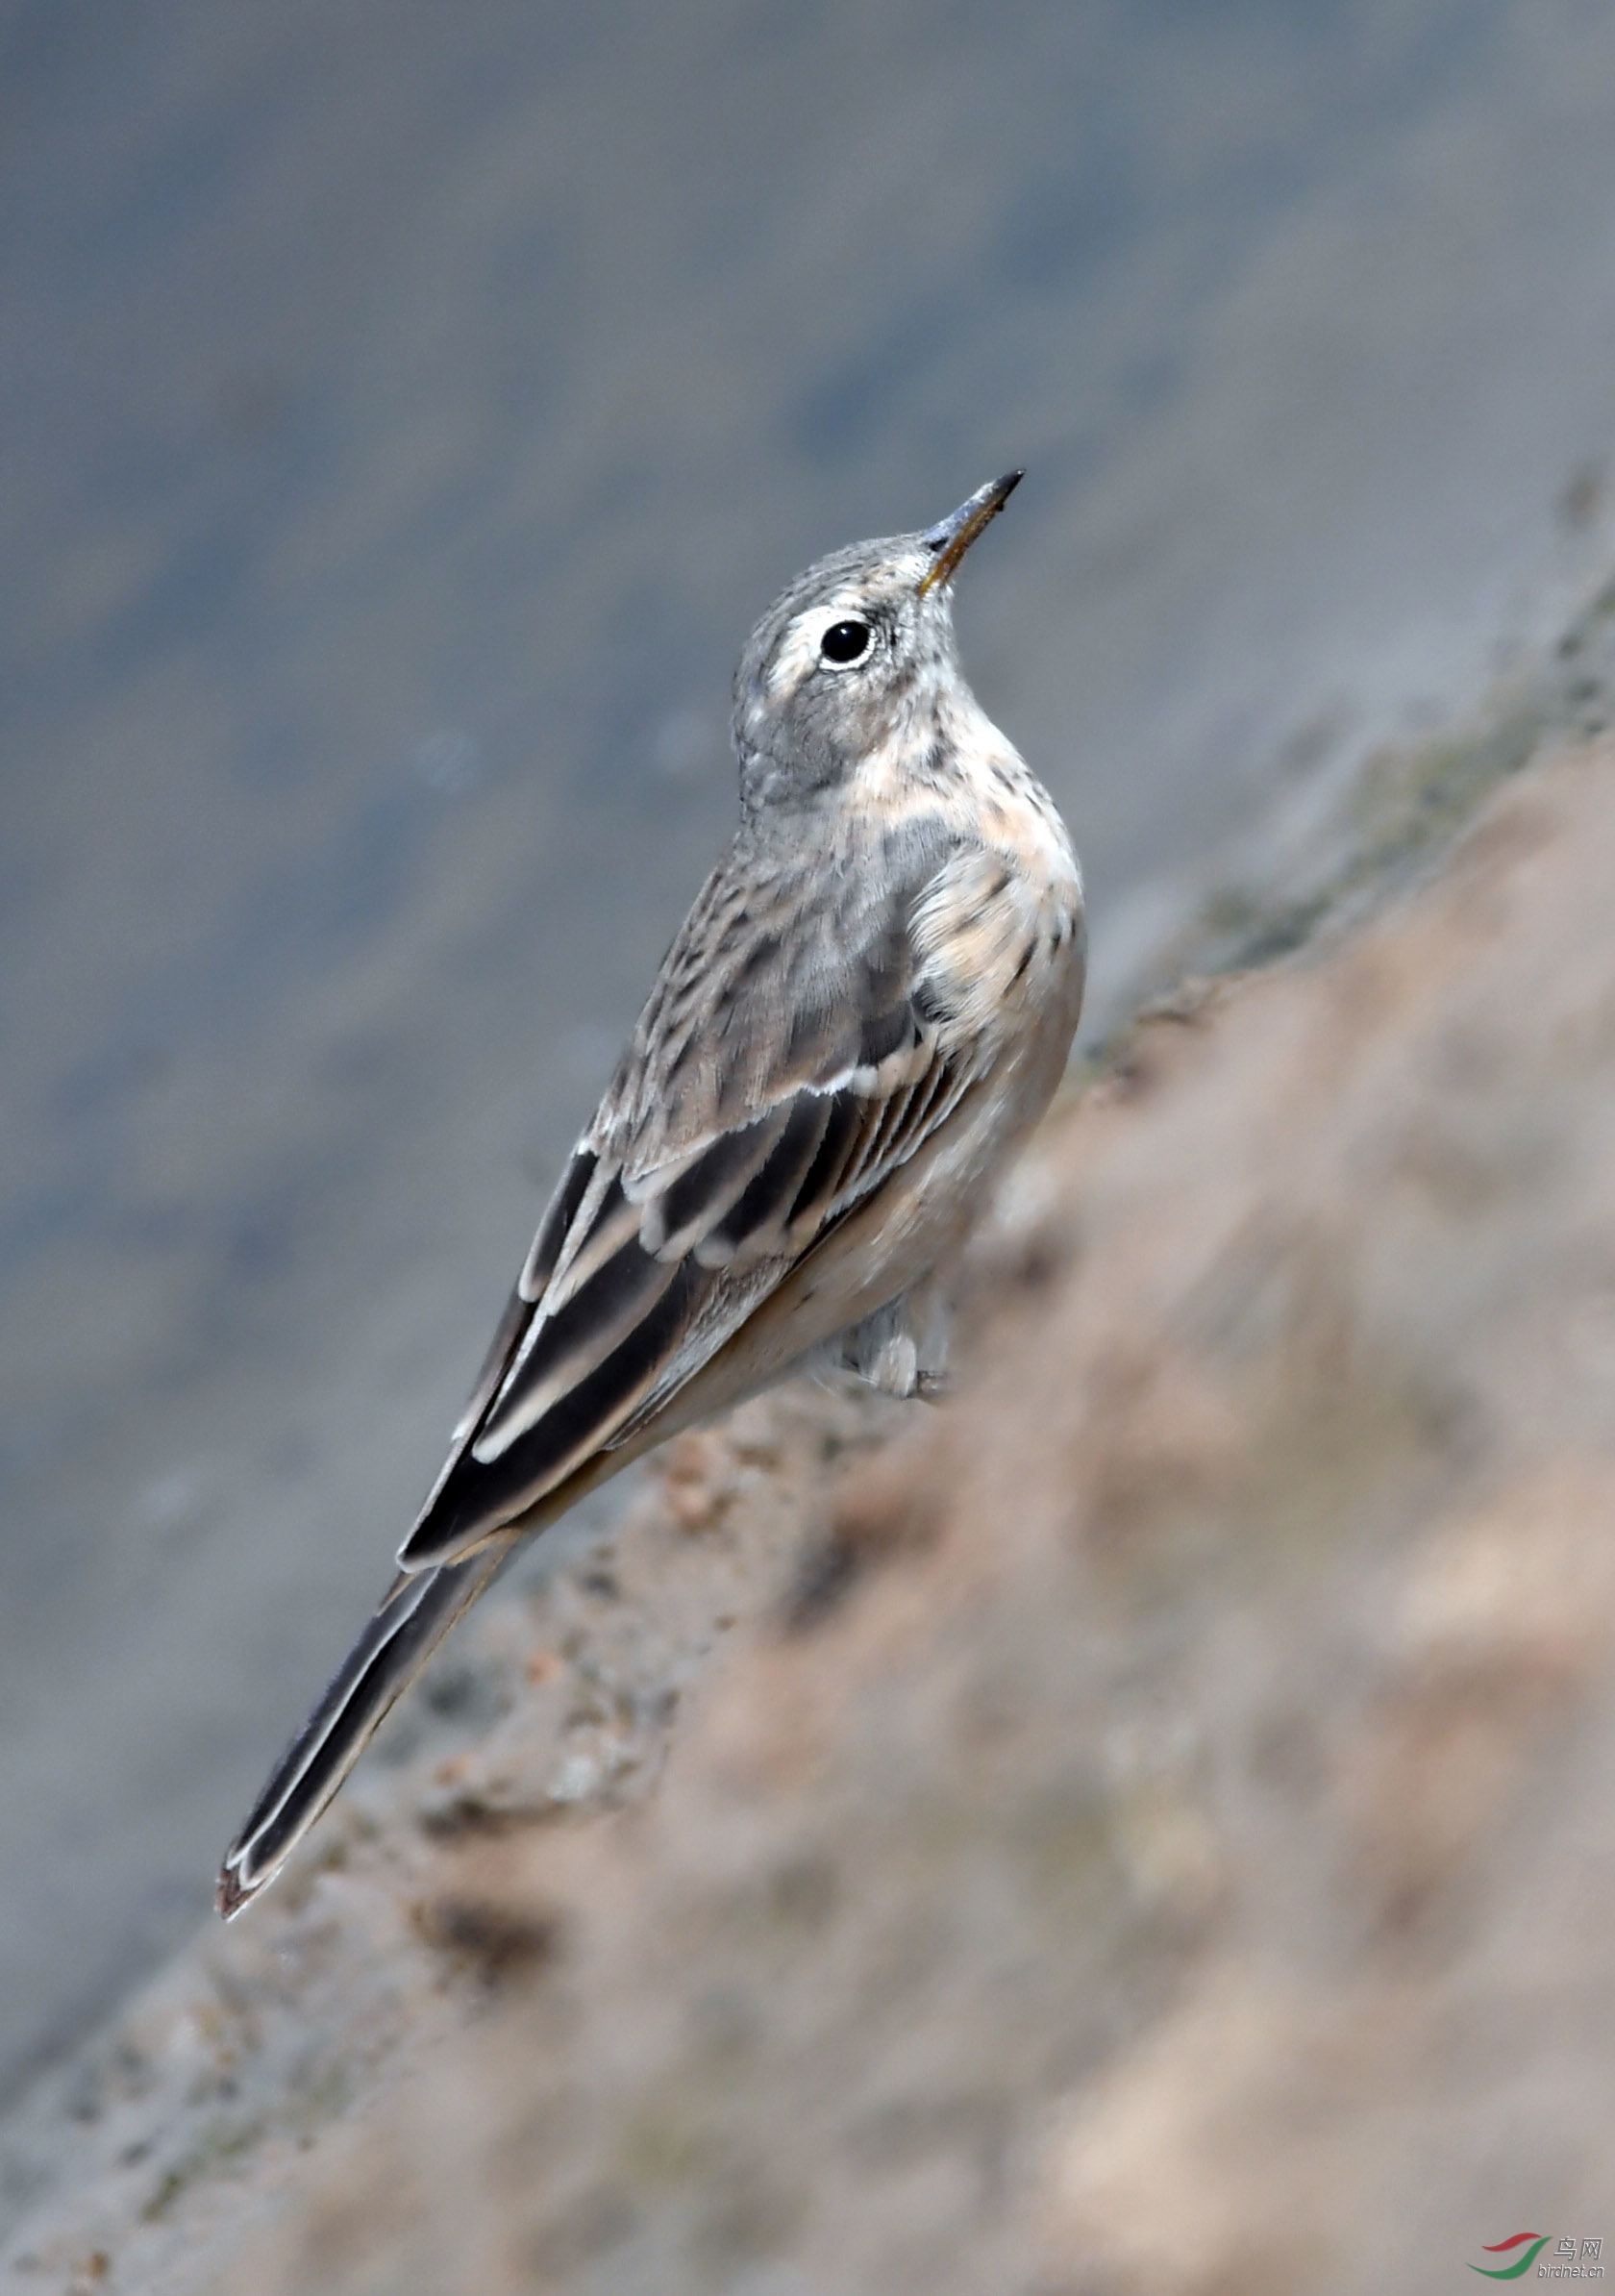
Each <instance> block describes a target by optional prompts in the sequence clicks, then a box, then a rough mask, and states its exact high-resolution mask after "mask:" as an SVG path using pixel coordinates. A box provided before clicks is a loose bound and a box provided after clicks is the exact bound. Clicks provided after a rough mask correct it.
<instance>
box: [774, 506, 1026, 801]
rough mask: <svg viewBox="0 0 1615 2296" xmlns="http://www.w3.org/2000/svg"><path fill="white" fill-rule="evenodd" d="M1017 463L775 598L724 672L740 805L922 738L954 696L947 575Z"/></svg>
mask: <svg viewBox="0 0 1615 2296" xmlns="http://www.w3.org/2000/svg"><path fill="white" fill-rule="evenodd" d="M1021 475H1022V474H1021V472H1020V471H1018V470H1012V471H1010V472H1008V474H1007V475H1006V477H1004V478H1001V479H994V480H993V482H992V484H991V485H990V486H986V487H981V488H980V489H979V491H978V492H976V493H975V494H973V495H972V496H971V497H970V500H969V501H968V502H965V503H961V504H960V506H959V508H958V509H957V511H955V512H953V514H952V516H951V517H947V518H944V519H942V520H941V521H940V523H939V524H938V525H935V526H932V527H928V528H927V529H926V530H925V532H924V533H922V534H913V535H896V536H893V537H891V538H889V539H887V540H884V541H878V542H855V543H854V544H853V545H852V547H851V548H850V549H848V550H837V551H836V552H834V553H833V555H832V556H831V557H830V558H822V559H820V561H819V562H818V564H817V565H815V566H809V567H808V571H807V573H806V574H802V575H799V576H798V578H797V579H796V581H795V582H793V583H792V584H791V586H790V587H789V589H787V590H786V591H785V592H784V593H783V596H782V597H780V598H778V599H776V601H775V603H774V604H773V605H772V606H771V607H770V608H769V610H768V611H767V612H766V613H765V614H764V615H763V617H762V619H761V621H760V622H759V623H758V626H757V628H756V629H755V630H754V631H753V633H752V635H751V637H750V638H749V639H748V641H747V644H746V650H745V652H744V653H743V654H742V655H741V657H740V666H739V668H738V670H737V671H736V672H735V676H734V721H733V727H734V746H735V750H736V752H737V754H738V756H739V760H740V793H741V802H742V804H743V805H744V806H745V808H746V809H747V811H753V810H755V809H757V808H758V807H761V806H772V805H779V804H789V803H790V801H791V800H792V799H793V798H794V799H798V800H800V799H804V798H808V797H811V796H812V795H813V794H814V793H815V792H817V791H819V790H823V789H827V788H831V787H833V786H836V785H837V784H838V783H841V782H843V781H845V780H846V779H847V777H848V776H849V774H850V773H851V772H852V770H853V768H854V767H855V766H856V765H857V763H858V762H859V761H861V760H864V759H867V758H869V757H870V756H871V755H872V754H873V753H875V752H877V751H881V750H886V749H890V748H891V747H892V746H893V745H898V744H901V745H905V746H907V745H909V744H912V745H913V746H914V748H915V751H916V753H918V752H920V751H923V750H924V749H925V748H926V747H927V746H928V745H929V743H930V742H931V740H932V738H933V736H934V733H935V731H936V729H937V724H938V720H939V718H940V717H941V715H942V713H943V712H944V711H946V710H947V709H948V708H949V706H950V705H951V703H953V701H954V700H955V698H956V697H957V698H959V699H967V698H968V697H967V695H966V694H965V691H964V687H963V681H962V679H961V678H960V675H959V670H958V663H957V657H956V655H955V651H954V623H953V601H952V584H953V577H954V575H955V573H956V571H957V567H958V563H959V561H960V560H961V559H962V558H963V556H964V554H965V552H966V551H967V550H968V549H969V547H970V545H971V543H972V542H973V541H974V540H975V539H976V537H977V536H978V535H979V534H980V533H981V530H982V529H983V527H985V526H986V524H987V523H988V521H989V519H991V518H993V517H995V516H996V515H997V513H998V512H1000V511H1001V510H1002V509H1003V508H1004V505H1005V503H1006V501H1007V500H1008V498H1009V496H1010V495H1011V493H1012V492H1013V491H1014V489H1015V487H1017V486H1018V485H1019V484H1020V480H1021Z"/></svg>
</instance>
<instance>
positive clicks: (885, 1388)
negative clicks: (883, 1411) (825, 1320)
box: [837, 1277, 951, 1403]
mask: <svg viewBox="0 0 1615 2296" xmlns="http://www.w3.org/2000/svg"><path fill="white" fill-rule="evenodd" d="M950 1320H951V1318H950V1315H949V1305H948V1299H947V1295H946V1292H945V1291H944V1289H943V1287H942V1285H941V1284H940V1283H939V1282H938V1280H937V1279H936V1278H935V1277H930V1278H928V1279H927V1280H926V1281H925V1282H924V1283H921V1284H916V1285H913V1286H912V1288H911V1289H909V1290H907V1291H905V1292H901V1293H900V1294H899V1295H898V1297H897V1298H896V1299H895V1300H889V1301H888V1302H887V1303H886V1305H885V1306H884V1307H883V1308H877V1310H875V1312H874V1314H873V1315H866V1316H865V1317H864V1319H863V1321H862V1322H861V1323H856V1324H854V1325H853V1327H852V1329H851V1330H850V1331H847V1332H844V1333H843V1334H842V1335H841V1338H840V1340H839V1342H838V1343H837V1347H838V1360H839V1362H840V1364H841V1365H842V1367H843V1368H844V1369H846V1370H848V1371H852V1372H855V1373H856V1374H857V1377H858V1378H859V1379H861V1380H863V1381H865V1382H866V1383H867V1384H868V1385H870V1386H872V1387H877V1388H879V1389H880V1391H881V1393H882V1395H896V1396H899V1397H901V1398H902V1399H903V1400H904V1401H905V1402H907V1401H909V1400H910V1399H912V1398H913V1397H916V1396H917V1397H919V1399H920V1400H921V1401H922V1402H926V1403H935V1402H937V1401H938V1400H939V1399H940V1398H941V1397H942V1396H943V1395H945V1394H946V1393H947V1391H948V1336H949V1331H948V1327H949V1323H950Z"/></svg>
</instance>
